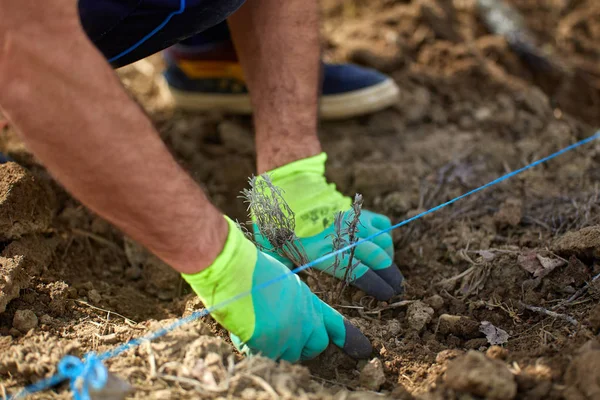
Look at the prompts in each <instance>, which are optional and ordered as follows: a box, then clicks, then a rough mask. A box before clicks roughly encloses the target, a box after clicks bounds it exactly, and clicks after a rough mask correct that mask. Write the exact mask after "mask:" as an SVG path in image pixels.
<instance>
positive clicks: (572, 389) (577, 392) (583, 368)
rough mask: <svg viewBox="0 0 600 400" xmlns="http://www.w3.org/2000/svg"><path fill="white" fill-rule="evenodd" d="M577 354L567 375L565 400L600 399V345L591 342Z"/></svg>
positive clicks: (596, 342)
mask: <svg viewBox="0 0 600 400" xmlns="http://www.w3.org/2000/svg"><path fill="white" fill-rule="evenodd" d="M577 353H578V354H577V356H576V357H575V358H574V359H573V361H571V364H570V365H569V368H568V369H567V372H566V373H565V382H566V384H567V385H568V389H567V390H566V393H565V398H566V399H568V400H571V399H573V400H579V399H581V400H592V399H600V343H598V341H596V340H590V341H589V342H587V343H586V344H584V345H583V346H581V348H580V349H579V350H578V352H577Z"/></svg>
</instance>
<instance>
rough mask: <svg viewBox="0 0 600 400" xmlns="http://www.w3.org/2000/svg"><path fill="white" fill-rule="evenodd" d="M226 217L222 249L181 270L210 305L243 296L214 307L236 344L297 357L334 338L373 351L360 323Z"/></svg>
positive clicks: (358, 353) (357, 351) (364, 352)
mask: <svg viewBox="0 0 600 400" xmlns="http://www.w3.org/2000/svg"><path fill="white" fill-rule="evenodd" d="M226 219H227V222H228V224H229V235H228V238H227V241H226V243H225V246H224V248H223V251H222V252H221V254H220V255H219V256H218V257H217V259H216V260H215V261H214V263H213V264H212V265H211V266H210V267H208V268H207V269H205V270H203V271H201V272H199V273H197V274H193V275H188V274H182V276H183V278H184V279H185V280H186V281H187V282H188V283H189V284H190V285H191V287H192V289H193V290H194V291H195V292H196V294H197V295H198V296H199V297H200V299H201V300H202V302H203V303H204V305H205V306H206V307H207V308H210V307H212V306H214V305H216V304H219V303H221V302H223V301H226V300H229V299H231V298H234V297H235V296H239V299H237V300H235V301H234V302H231V303H229V304H227V305H226V306H224V307H222V308H218V309H216V310H215V311H213V312H211V315H212V316H213V318H214V319H215V320H217V321H218V322H219V323H220V324H221V325H222V326H223V327H224V328H225V329H227V330H228V331H229V332H230V334H231V339H232V341H233V343H234V345H235V346H236V347H237V348H238V350H240V351H242V352H243V353H245V354H247V355H253V354H259V353H260V354H261V355H263V356H265V357H269V358H272V359H276V360H279V359H281V360H285V361H289V362H297V361H299V360H307V359H311V358H314V357H316V356H318V355H319V354H320V353H321V352H323V350H325V348H326V347H327V346H328V345H329V341H330V340H331V341H333V343H334V344H335V345H336V346H338V347H340V348H341V349H343V350H344V351H345V352H346V353H347V354H348V355H350V356H352V357H354V358H368V357H369V356H370V355H371V352H372V346H371V343H370V342H369V340H368V339H367V338H366V337H365V336H364V335H363V334H362V333H361V332H360V331H359V330H358V328H356V327H355V326H354V325H352V324H350V323H349V322H348V321H347V320H346V319H345V318H344V317H343V316H342V315H341V314H340V313H339V312H337V311H336V310H334V309H333V308H331V307H330V306H328V305H327V304H325V303H324V302H323V301H321V299H319V298H318V297H317V296H316V295H314V294H313V293H312V292H311V291H310V289H309V288H308V286H306V284H305V283H304V282H302V281H301V280H300V278H298V276H297V275H295V274H291V273H290V270H289V269H288V268H286V267H285V266H284V265H282V264H281V263H280V262H279V261H277V260H275V259H274V258H272V257H270V256H269V255H267V254H264V253H262V252H260V251H259V250H258V249H257V248H256V247H255V246H254V244H253V243H252V242H250V241H249V240H248V239H246V237H245V236H244V234H243V233H242V232H241V231H240V230H239V229H238V227H237V226H236V225H235V223H233V222H232V221H231V220H229V219H228V218H226ZM286 274H287V275H286ZM283 276H285V277H283ZM282 277H283V278H282ZM253 289H255V290H253ZM248 291H252V293H251V294H249V295H246V296H240V295H241V294H244V293H247V292H248Z"/></svg>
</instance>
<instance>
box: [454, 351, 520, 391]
mask: <svg viewBox="0 0 600 400" xmlns="http://www.w3.org/2000/svg"><path fill="white" fill-rule="evenodd" d="M444 381H445V383H446V385H447V386H448V387H450V388H451V389H454V390H456V391H457V392H461V393H469V394H472V395H475V396H480V397H482V398H485V399H489V400H511V399H514V398H515V396H516V395H517V383H516V381H515V378H514V376H513V374H512V373H511V372H510V371H509V370H508V368H507V366H506V365H505V364H504V363H503V362H502V361H498V360H492V359H490V358H487V357H486V356H485V355H484V354H483V353H480V352H478V351H474V350H471V351H469V352H467V354H465V355H464V356H462V357H460V358H458V359H456V360H454V361H452V362H451V363H450V364H449V365H448V369H447V370H446V374H445V376H444Z"/></svg>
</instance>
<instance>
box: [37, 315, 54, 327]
mask: <svg viewBox="0 0 600 400" xmlns="http://www.w3.org/2000/svg"><path fill="white" fill-rule="evenodd" d="M52 322H54V318H52V317H51V316H49V315H48V314H44V315H42V316H41V317H40V324H43V325H50V324H51V323H52Z"/></svg>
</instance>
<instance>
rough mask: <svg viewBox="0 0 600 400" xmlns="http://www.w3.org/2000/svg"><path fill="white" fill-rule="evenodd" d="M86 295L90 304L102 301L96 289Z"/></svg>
mask: <svg viewBox="0 0 600 400" xmlns="http://www.w3.org/2000/svg"><path fill="white" fill-rule="evenodd" d="M87 295H88V298H89V299H90V301H91V302H92V303H95V304H98V303H100V302H101V301H102V296H101V295H100V293H98V291H97V290H96V289H92V290H89V291H88V293H87Z"/></svg>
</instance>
